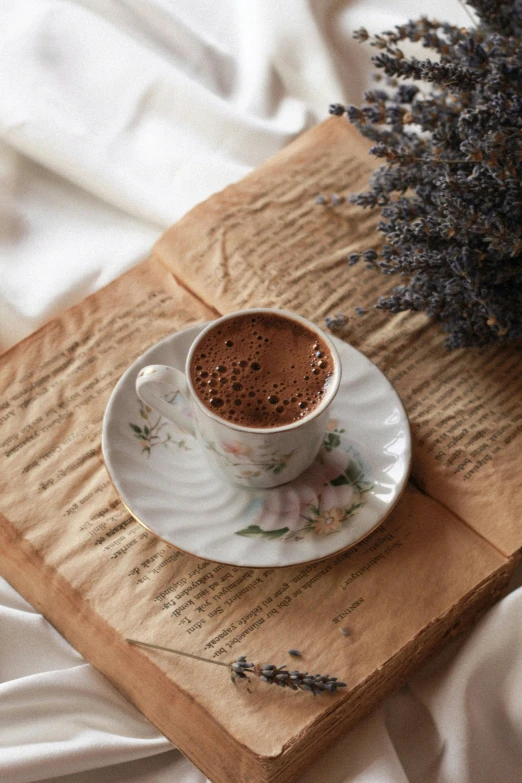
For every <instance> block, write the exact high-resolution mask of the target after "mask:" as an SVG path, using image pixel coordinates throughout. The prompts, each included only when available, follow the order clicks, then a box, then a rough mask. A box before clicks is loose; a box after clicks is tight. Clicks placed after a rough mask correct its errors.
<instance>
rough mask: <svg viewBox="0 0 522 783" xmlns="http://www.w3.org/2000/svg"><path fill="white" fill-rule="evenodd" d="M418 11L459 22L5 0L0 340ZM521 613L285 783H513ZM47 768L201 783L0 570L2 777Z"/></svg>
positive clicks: (157, 223) (215, 182) (455, 7)
mask: <svg viewBox="0 0 522 783" xmlns="http://www.w3.org/2000/svg"><path fill="white" fill-rule="evenodd" d="M420 12H422V13H426V14H428V15H430V14H431V15H436V16H437V17H439V18H440V17H445V18H447V19H452V20H455V21H457V22H458V23H462V24H466V22H467V16H466V12H465V11H464V10H463V8H462V7H461V6H460V4H459V3H458V1H457V0H440V2H435V0H429V2H427V3H425V4H424V5H423V6H422V7H421V8H419V5H418V3H416V2H413V0H397V2H396V3H393V4H389V3H387V2H386V0H356V1H354V2H343V1H342V0H341V2H339V0H308V2H307V1H306V0H301V1H299V0H287V2H281V0H220V1H219V2H215V0H214V2H213V1H212V0H170V2H169V0H119V1H118V0H0V279H1V286H0V349H2V350H3V349H6V348H8V347H9V346H10V345H12V344H13V343H14V342H16V341H17V340H19V339H21V338H23V337H25V336H26V335H27V334H29V333H30V332H31V331H33V330H34V329H36V328H37V327H38V326H40V325H41V324H43V323H45V322H46V321H48V320H49V319H50V318H51V317H52V316H54V315H56V314H58V313H60V312H61V311H63V310H64V309H65V308H66V307H68V306H70V305H72V304H74V303H75V302H77V301H79V300H80V299H82V298H83V297H84V296H86V295H87V294H89V293H91V292H92V291H95V290H96V289H98V288H100V287H101V286H103V285H105V284H106V283H107V282H109V281H110V280H112V279H114V278H115V277H117V276H118V275H119V274H121V273H122V272H123V271H125V270H126V269H128V268H130V267H131V266H133V265H134V264H136V263H137V262H138V261H139V260H140V259H142V258H143V257H145V255H146V254H147V252H148V250H149V248H150V246H151V245H152V243H153V242H154V240H155V239H156V238H157V237H158V236H159V235H160V233H161V232H162V231H163V229H164V228H166V227H167V226H168V225H170V224H171V223H172V222H174V221H175V220H176V219H178V218H179V217H180V216H181V215H182V214H183V213H184V212H186V211H187V209H189V208H190V207H192V206H193V205H194V204H196V203H197V202H198V201H200V200H202V199H203V198H205V197H207V196H208V195H210V194H211V193H212V192H214V191H216V190H219V189H220V188H222V187H223V186H225V185H226V184H228V183H230V182H232V181H234V180H236V179H238V178H239V177H241V176H243V175H244V174H245V173H247V172H248V171H249V170H250V169H251V168H252V167H254V166H256V165H258V164H259V163H261V162H262V161H263V160H265V159H266V158H267V157H269V156H270V155H271V154H273V153H274V152H276V151H277V150H278V149H280V148H281V147H282V146H283V145H284V144H286V143H287V142H288V141H290V140H291V139H292V138H293V137H294V136H295V135H296V134H298V133H299V132H301V131H302V130H304V129H305V128H306V127H309V126H310V125H312V124H314V123H315V122H316V121H318V120H321V119H323V118H324V117H326V116H327V107H328V104H329V103H330V102H333V101H343V100H349V101H353V102H355V103H359V102H360V100H361V92H362V89H363V88H364V87H365V86H366V85H367V82H368V71H369V67H368V59H369V52H368V49H365V48H363V47H359V46H358V45H356V44H354V43H353V41H352V40H351V31H353V30H354V29H356V28H357V27H359V26H361V25H362V24H364V25H366V26H367V27H369V28H370V29H372V30H374V31H376V32H377V31H380V30H383V29H389V28H390V27H392V26H393V25H394V24H396V23H400V22H402V21H404V20H405V19H407V18H409V17H414V16H416V15H417V14H419V13H420ZM108 249H110V250H108ZM521 616H522V590H521V589H520V588H519V589H514V590H513V591H512V592H511V594H510V595H509V596H508V597H507V598H505V599H504V600H503V601H501V602H500V603H499V604H498V605H497V606H496V607H495V608H493V609H492V610H491V611H490V612H489V613H488V615H487V616H486V617H485V618H484V620H483V621H482V622H481V623H480V624H479V625H478V627H477V628H476V630H475V631H473V632H472V633H471V634H470V635H469V636H468V637H467V638H466V640H465V641H461V642H458V643H456V644H453V645H452V646H451V647H450V648H449V649H448V650H447V651H445V652H444V653H443V654H442V655H440V656H439V657H438V658H437V659H436V661H435V662H434V663H432V664H431V665H430V666H428V667H425V668H424V669H423V670H422V671H421V672H420V673H419V674H418V675H417V676H416V677H414V678H413V679H412V680H411V682H410V683H409V684H408V685H407V686H405V687H404V688H403V689H402V690H401V691H400V692H399V693H398V694H397V695H396V696H394V697H392V698H389V699H387V700H386V701H385V702H384V704H383V705H382V706H380V707H379V708H378V709H376V710H375V711H374V712H373V713H372V715H371V716H369V717H368V718H367V719H366V720H364V721H362V722H361V723H360V724H359V725H358V726H357V727H356V728H355V729H354V730H353V731H352V732H350V733H349V734H347V735H346V736H345V737H343V738H342V739H341V740H340V741H339V742H338V743H337V744H336V746H335V747H334V748H333V749H331V750H330V751H328V752H327V754H326V755H325V756H324V757H323V758H322V759H321V760H320V761H319V762H318V763H317V764H316V765H315V766H313V767H312V768H311V769H310V770H309V771H308V772H307V773H306V774H305V775H303V776H302V777H301V778H300V781H301V783H324V781H327V782H328V783H380V782H381V781H382V783H456V781H458V783H497V781H498V782H499V783H515V782H516V783H520V780H521V779H522V772H521V769H522V764H521V761H522V701H521V700H520V696H519V694H520V693H521V691H522V653H521V649H522V632H521V623H520V619H521ZM57 779H58V780H60V781H62V782H63V783H98V782H99V781H103V783H133V782H134V781H135V782H136V783H167V781H169V783H171V782H172V781H176V783H196V782H197V783H202V782H203V781H204V780H205V778H204V776H203V775H202V774H201V773H200V772H199V771H198V770H196V769H195V768H194V767H193V766H192V765H191V764H190V762H188V761H187V760H186V759H184V758H183V757H182V756H181V754H179V753H178V752H177V751H176V750H174V749H172V746H171V745H170V743H169V742H168V741H167V740H166V739H165V738H164V737H162V736H161V735H160V734H159V733H158V732H157V730H156V729H155V728H154V727H152V726H151V725H150V724H149V723H148V722H147V721H146V720H145V719H144V718H143V717H142V716H140V715H139V714H138V713H137V712H136V710H135V709H134V708H132V707H131V706H130V705H129V704H127V702H125V700H124V699H123V698H122V697H120V696H119V695H118V694H117V693H116V692H115V691H114V690H113V689H112V687H111V686H110V685H109V684H108V683H107V682H106V681H105V679H104V678H103V677H102V676H101V675H99V674H98V673H97V672H96V671H95V670H94V669H93V668H92V667H91V666H90V665H89V664H87V663H86V662H85V661H84V660H83V659H82V658H81V656H80V655H78V653H76V652H75V651H74V650H72V649H71V648H70V646H69V645H68V644H67V643H66V642H65V641H64V640H63V639H62V638H61V637H60V636H59V635H58V634H57V633H56V631H55V630H54V629H53V628H51V626H50V625H49V624H48V623H47V622H46V621H45V620H44V619H43V618H42V617H41V616H40V615H39V614H38V613H37V612H35V611H34V610H33V609H32V608H31V607H29V606H28V605H27V604H26V603H25V601H24V600H23V599H22V598H20V596H18V595H17V594H16V592H15V591H14V590H13V589H12V588H11V587H10V586H9V585H7V584H6V582H5V581H3V580H0V780H1V781H2V783H30V782H31V781H42V780H57ZM231 783H233V782H232V781H231Z"/></svg>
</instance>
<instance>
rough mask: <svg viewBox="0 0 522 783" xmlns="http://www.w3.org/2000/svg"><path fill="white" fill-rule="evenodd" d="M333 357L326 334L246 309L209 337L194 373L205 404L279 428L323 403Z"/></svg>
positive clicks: (224, 414) (231, 417) (233, 418)
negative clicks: (322, 335) (249, 311)
mask: <svg viewBox="0 0 522 783" xmlns="http://www.w3.org/2000/svg"><path fill="white" fill-rule="evenodd" d="M332 373H333V359H332V356H331V354H330V351H329V349H328V347H327V345H326V343H325V342H324V340H322V339H321V338H320V337H318V336H317V334H316V333H315V332H313V331H311V330H310V329H308V327H306V326H305V325H303V324H301V323H299V322H298V321H294V320H293V319H291V318H289V317H287V316H284V315H278V314H277V313H269V314H268V313H267V314H265V313H254V314H250V313H246V314H243V315H238V316H235V317H233V318H231V319H229V320H227V321H225V322H222V323H221V324H219V325H218V326H216V328H215V329H212V330H210V331H209V332H208V333H207V334H206V335H204V336H203V337H202V338H201V340H200V342H199V343H198V346H197V348H196V351H195V352H194V356H193V358H192V362H191V367H190V376H191V380H192V384H193V386H194V388H195V390H196V393H197V395H198V397H199V399H200V400H201V402H202V403H203V404H204V405H205V406H206V407H207V408H208V409H209V410H211V411H213V412H214V413H215V414H217V415H218V416H220V417H221V418H223V419H225V420H226V421H229V422H233V423H235V424H238V425H242V426H246V427H255V428H261V429H262V428H270V427H279V426H283V425H285V424H290V423H292V422H294V421H299V420H300V419H302V418H303V417H305V416H307V415H309V414H310V413H311V412H312V411H313V410H315V408H317V407H318V405H320V404H321V402H322V400H323V398H324V395H325V393H326V389H327V387H328V383H329V380H330V379H331V376H332Z"/></svg>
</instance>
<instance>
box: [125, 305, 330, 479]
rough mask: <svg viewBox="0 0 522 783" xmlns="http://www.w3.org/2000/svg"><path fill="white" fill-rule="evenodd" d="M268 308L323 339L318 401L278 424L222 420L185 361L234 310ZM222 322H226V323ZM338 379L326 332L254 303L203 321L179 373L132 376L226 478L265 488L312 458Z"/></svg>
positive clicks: (143, 395) (147, 371)
mask: <svg viewBox="0 0 522 783" xmlns="http://www.w3.org/2000/svg"><path fill="white" fill-rule="evenodd" d="M270 314H273V315H276V316H279V317H282V318H283V319H286V320H289V321H290V322H293V323H294V324H296V323H297V324H300V325H301V326H304V327H305V328H307V329H308V330H309V331H310V332H312V333H313V334H314V335H315V336H316V338H319V339H320V340H321V341H322V342H323V344H325V345H326V347H327V350H328V352H329V354H330V356H329V357H328V358H329V361H330V364H331V365H332V366H331V367H330V368H329V375H328V380H327V382H326V383H325V385H324V393H323V392H321V393H322V394H323V396H322V397H321V401H320V403H319V404H318V405H316V406H315V407H313V408H312V409H311V410H310V412H304V413H303V414H302V418H299V419H298V420H296V421H292V422H290V423H286V424H283V425H280V426H269V427H266V426H262V427H259V426H257V427H251V426H245V425H244V424H241V423H237V421H233V420H227V418H226V413H225V417H223V415H218V413H217V412H215V411H213V410H211V409H210V407H208V406H207V405H205V404H204V402H203V401H202V399H201V398H200V396H198V393H197V390H196V388H195V384H194V379H193V378H192V377H191V367H192V366H193V359H194V357H197V355H198V354H197V351H198V348H199V347H200V346H201V342H202V340H204V339H205V337H207V336H208V335H209V333H214V332H215V331H216V330H221V329H223V328H225V329H226V324H225V322H230V321H231V320H232V319H234V318H236V317H237V316H243V315H249V316H251V317H252V318H253V319H255V318H256V317H263V316H265V315H270ZM228 327H229V328H230V327H231V324H230V323H229V324H228ZM210 336H211V337H212V335H210ZM207 341H208V338H207ZM330 359H331V360H330ZM192 374H193V373H192ZM340 381H341V361H340V359H339V354H338V353H337V349H336V348H335V345H334V344H333V342H332V340H331V339H330V338H329V337H328V335H326V334H325V333H324V332H323V331H322V330H321V329H319V328H318V327H317V326H315V324H313V323H312V322H311V321H308V320H307V319H306V318H303V317H302V316H299V315H296V314H295V313H291V312H288V311H286V310H279V309H270V308H255V309H250V310H242V311H238V312H235V313H231V314H229V315H225V316H223V317H222V318H219V319H217V320H215V321H212V322H211V323H209V324H208V325H207V326H206V327H205V328H204V329H203V330H202V331H201V332H200V333H199V334H198V336H197V337H196V339H195V340H194V342H193V343H192V345H191V347H190V349H189V351H188V355H187V359H186V364H185V372H184V373H183V372H181V371H180V370H177V369H175V368H174V367H168V366H165V365H156V364H155V365H149V366H148V367H145V368H143V369H142V370H141V371H140V373H139V374H138V377H137V379H136V391H137V393H138V396H139V397H140V399H141V400H142V401H143V402H144V403H145V404H146V405H148V406H150V407H151V408H154V409H155V410H156V411H158V412H159V413H161V414H162V415H163V416H165V417H166V418H167V419H168V420H169V421H171V422H173V423H175V424H177V425H178V426H179V427H180V428H181V429H182V430H184V431H187V430H188V431H190V432H191V433H192V434H193V435H194V436H195V437H196V438H197V439H198V440H199V441H200V443H201V444H202V445H203V447H204V449H205V451H206V453H207V455H208V457H209V459H210V461H211V463H212V464H213V465H214V466H215V467H216V468H218V469H219V470H220V471H221V473H222V474H224V475H225V476H226V478H228V479H229V480H230V481H232V482H233V483H235V484H239V485H241V486H245V487H251V488H268V487H276V486H278V485H280V484H285V483H286V482H288V481H291V480H292V479H294V478H296V477H297V476H299V475H300V474H301V473H302V472H303V471H304V470H306V468H308V467H309V466H310V465H311V463H312V462H313V461H314V459H315V457H316V456H317V453H318V451H319V449H320V447H321V444H322V442H323V437H324V432H325V429H326V421H327V416H328V408H329V406H330V403H331V402H332V401H333V399H334V397H335V395H336V393H337V391H338V388H339V384H340ZM296 388H297V387H296ZM243 396H244V395H243ZM180 403H181V404H180Z"/></svg>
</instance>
